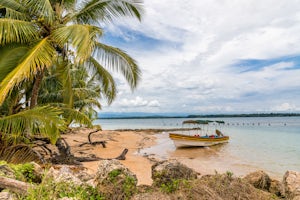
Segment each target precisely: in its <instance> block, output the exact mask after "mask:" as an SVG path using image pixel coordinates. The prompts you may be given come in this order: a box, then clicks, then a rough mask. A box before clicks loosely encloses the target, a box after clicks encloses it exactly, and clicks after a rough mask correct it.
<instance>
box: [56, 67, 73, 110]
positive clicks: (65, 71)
mask: <svg viewBox="0 0 300 200" xmlns="http://www.w3.org/2000/svg"><path fill="white" fill-rule="evenodd" d="M71 67H72V65H71V63H68V62H65V61H61V62H58V63H57V66H56V72H57V74H58V76H57V78H58V79H57V80H58V81H59V82H60V83H61V86H62V90H63V91H62V93H61V94H62V97H63V103H64V104H65V105H67V106H68V107H69V108H73V90H72V78H71V74H70V71H71Z"/></svg>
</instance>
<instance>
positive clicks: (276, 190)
mask: <svg viewBox="0 0 300 200" xmlns="http://www.w3.org/2000/svg"><path fill="white" fill-rule="evenodd" d="M269 192H270V193H272V194H275V195H276V196H278V197H281V196H282V195H283V187H282V183H281V182H280V181H278V180H274V179H272V180H271V185H270V188H269Z"/></svg>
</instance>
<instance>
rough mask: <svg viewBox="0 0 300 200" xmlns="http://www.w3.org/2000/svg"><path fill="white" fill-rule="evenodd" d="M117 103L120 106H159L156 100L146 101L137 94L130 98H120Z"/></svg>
mask: <svg viewBox="0 0 300 200" xmlns="http://www.w3.org/2000/svg"><path fill="white" fill-rule="evenodd" d="M118 104H119V106H121V107H159V106H160V104H159V101H158V100H151V101H148V100H145V99H143V98H142V97H139V96H137V97H135V98H134V99H131V100H130V99H127V98H124V99H122V100H120V101H119V103H118Z"/></svg>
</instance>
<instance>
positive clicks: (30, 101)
mask: <svg viewBox="0 0 300 200" xmlns="http://www.w3.org/2000/svg"><path fill="white" fill-rule="evenodd" d="M142 3H143V2H142V1H141V0H85V1H81V0H0V136H1V141H0V143H1V145H2V146H9V145H11V144H19V143H24V142H26V141H27V142H28V141H30V139H31V138H32V137H33V136H36V135H39V136H43V137H48V138H50V140H51V142H52V143H55V142H56V140H57V139H58V138H59V136H60V133H62V132H64V131H65V130H66V129H67V128H68V126H69V125H70V124H72V123H78V124H80V125H85V126H89V127H90V126H92V120H93V118H94V117H95V116H96V110H95V109H100V108H101V104H100V100H102V99H105V100H106V101H107V102H108V103H111V102H112V101H113V100H114V99H115V97H116V93H117V89H116V83H115V80H114V78H113V76H112V71H116V72H119V73H121V74H122V75H123V76H124V77H125V79H126V81H127V82H128V84H129V86H130V87H131V89H134V88H136V87H137V84H138V82H139V79H140V69H139V67H138V65H137V62H136V61H135V60H134V59H133V58H131V57H130V56H129V55H128V54H127V53H126V52H124V51H122V50H121V49H119V48H116V47H112V46H109V45H106V44H104V43H103V42H102V37H103V34H104V29H103V28H102V27H103V25H104V24H105V23H111V22H113V21H114V20H116V19H118V18H120V17H133V18H136V19H138V20H141V16H142V13H143V10H142Z"/></svg>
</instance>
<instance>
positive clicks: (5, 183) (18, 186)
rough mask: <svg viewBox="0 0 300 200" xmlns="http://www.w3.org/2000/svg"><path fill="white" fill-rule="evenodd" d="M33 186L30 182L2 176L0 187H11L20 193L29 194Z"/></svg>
mask: <svg viewBox="0 0 300 200" xmlns="http://www.w3.org/2000/svg"><path fill="white" fill-rule="evenodd" d="M30 187H33V186H31V185H30V184H28V183H25V182H22V181H18V180H15V179H11V178H6V177H3V176H0V188H3V189H9V190H11V191H13V192H15V193H18V194H27V191H28V189H29V188H30Z"/></svg>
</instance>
